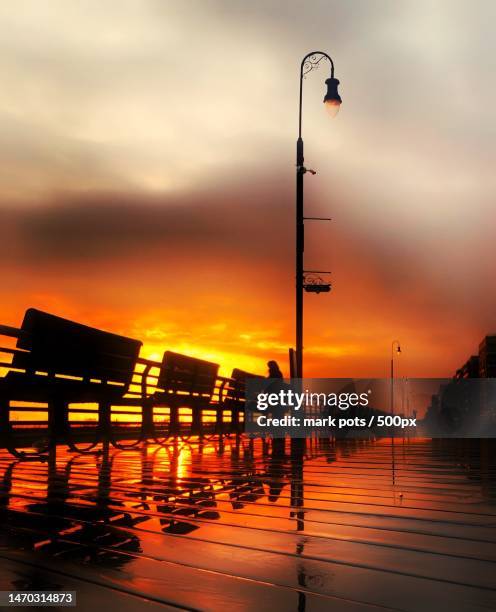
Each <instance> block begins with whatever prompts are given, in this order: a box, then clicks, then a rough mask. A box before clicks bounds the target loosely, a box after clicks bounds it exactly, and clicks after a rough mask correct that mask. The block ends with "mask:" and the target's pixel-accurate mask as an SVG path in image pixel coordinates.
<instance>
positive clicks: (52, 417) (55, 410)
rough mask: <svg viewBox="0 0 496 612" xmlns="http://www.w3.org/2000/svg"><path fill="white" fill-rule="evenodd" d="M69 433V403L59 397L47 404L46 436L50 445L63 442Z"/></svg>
mask: <svg viewBox="0 0 496 612" xmlns="http://www.w3.org/2000/svg"><path fill="white" fill-rule="evenodd" d="M68 433H69V404H68V403H67V402H65V401H63V400H60V399H54V400H52V401H51V402H50V403H49V405H48V436H49V438H50V445H51V446H53V445H56V444H57V442H64V441H65V439H66V437H67V435H68Z"/></svg>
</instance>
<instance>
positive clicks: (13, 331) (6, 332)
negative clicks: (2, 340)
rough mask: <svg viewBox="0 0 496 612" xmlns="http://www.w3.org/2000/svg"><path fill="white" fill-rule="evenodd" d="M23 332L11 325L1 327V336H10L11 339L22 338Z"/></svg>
mask: <svg viewBox="0 0 496 612" xmlns="http://www.w3.org/2000/svg"><path fill="white" fill-rule="evenodd" d="M21 335H22V330H21V329H19V328H17V327H10V326H9V325H0V336H10V337H11V338H20V337H21Z"/></svg>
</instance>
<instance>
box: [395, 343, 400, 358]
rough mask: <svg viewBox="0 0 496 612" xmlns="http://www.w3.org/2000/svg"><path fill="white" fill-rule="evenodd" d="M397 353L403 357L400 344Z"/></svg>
mask: <svg viewBox="0 0 496 612" xmlns="http://www.w3.org/2000/svg"><path fill="white" fill-rule="evenodd" d="M396 352H397V353H398V355H401V346H400V345H399V344H398V346H397V347H396Z"/></svg>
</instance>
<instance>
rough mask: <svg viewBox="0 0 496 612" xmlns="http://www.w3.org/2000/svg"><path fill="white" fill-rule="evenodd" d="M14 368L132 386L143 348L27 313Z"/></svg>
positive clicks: (135, 342)
mask: <svg viewBox="0 0 496 612" xmlns="http://www.w3.org/2000/svg"><path fill="white" fill-rule="evenodd" d="M17 348H19V349H24V350H26V351H28V352H26V353H21V354H19V353H18V354H16V355H15V356H14V358H13V361H12V367H14V368H21V369H25V370H26V371H27V373H28V374H34V373H35V372H37V371H41V372H48V374H49V375H54V374H58V375H63V376H70V377H76V378H78V379H81V378H82V379H83V380H84V381H87V382H88V383H89V382H90V379H92V380H95V379H96V380H100V381H102V382H112V383H118V384H119V385H124V386H125V387H126V388H127V387H128V386H129V384H130V382H131V378H132V375H133V372H134V368H135V364H136V360H137V358H138V355H139V351H140V348H141V342H140V341H139V340H133V339H132V338H126V337H125V336H118V335H117V334H112V333H109V332H105V331H101V330H99V329H95V328H93V327H88V326H86V325H82V324H81V323H75V322H74V321H69V320H67V319H63V318H62V317H57V316H55V315H52V314H48V313H46V312H42V311H41V310H36V309H34V308H30V309H29V310H27V311H26V314H25V316H24V320H23V322H22V326H21V334H20V337H19V338H18V340H17Z"/></svg>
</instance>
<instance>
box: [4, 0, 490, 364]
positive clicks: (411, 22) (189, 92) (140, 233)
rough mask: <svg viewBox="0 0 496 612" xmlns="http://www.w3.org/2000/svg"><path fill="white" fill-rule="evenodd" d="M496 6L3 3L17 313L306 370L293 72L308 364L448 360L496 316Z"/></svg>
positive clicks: (461, 355) (9, 279) (148, 348)
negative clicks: (310, 218)
mask: <svg viewBox="0 0 496 612" xmlns="http://www.w3.org/2000/svg"><path fill="white" fill-rule="evenodd" d="M495 21H496V4H495V3H494V2H492V1H491V0H487V1H485V0H476V1H472V2H469V1H463V2H459V1H456V0H446V1H444V2H443V1H435V0H424V1H422V0H421V1H418V0H416V1H407V0H404V1H402V2H397V1H395V0H387V1H385V0H354V1H353V2H349V1H347V0H341V1H337V0H334V1H332V0H322V1H320V0H307V1H305V2H303V1H302V2H297V1H294V0H290V1H284V2H283V1H278V0H264V1H252V2H249V3H248V2H245V1H244V0H237V1H234V0H233V1H227V0H224V1H210V0H203V1H200V0H196V1H195V0H188V1H187V2H185V1H184V0H179V1H172V0H119V1H117V0H115V1H114V0H107V1H106V2H99V1H97V0H87V1H83V0H73V1H72V2H66V1H64V0H47V1H46V2H43V3H40V2H38V1H36V0H31V1H22V0H18V2H16V3H15V4H12V3H9V4H5V3H4V4H3V5H1V6H0V30H1V31H0V84H1V87H0V133H1V139H0V142H1V145H0V146H1V150H0V156H1V160H0V161H1V163H0V190H1V191H0V241H1V244H2V257H1V260H0V272H1V274H2V279H3V282H2V295H1V302H0V303H1V306H0V312H1V318H2V322H3V323H10V324H18V323H19V322H20V320H21V318H22V312H23V310H24V309H25V308H26V307H28V306H37V307H39V308H43V309H45V310H49V311H51V312H55V313H58V314H61V315H63V316H67V317H71V318H75V319H78V320H80V321H83V322H88V323H90V324H94V325H97V326H100V327H102V328H105V329H110V330H114V331H116V332H120V333H124V334H129V335H134V336H138V337H140V338H142V339H143V340H145V352H146V353H147V354H155V355H157V356H158V355H159V354H160V353H161V351H162V350H163V349H164V348H173V349H176V350H181V351H184V352H189V353H192V354H196V355H201V356H205V357H207V358H211V359H218V360H219V361H220V362H221V363H222V365H223V368H224V371H228V370H229V368H230V367H232V366H233V365H238V366H242V367H245V368H249V369H252V370H262V371H263V369H264V361H266V360H267V359H269V358H275V359H279V360H280V361H281V362H282V364H283V370H285V371H286V372H287V365H286V361H287V358H286V355H287V347H288V346H291V345H292V344H293V319H294V306H293V297H294V296H293V287H294V272H293V258H294V255H293V253H294V251H293V248H294V246H293V239H294V171H295V170H294V155H295V138H296V128H297V123H296V121H297V93H298V69H299V62H300V60H301V58H302V56H303V55H305V54H306V53H307V52H308V51H311V50H314V49H321V50H323V51H326V52H328V53H329V54H330V55H332V57H333V58H334V63H335V67H336V76H337V77H338V78H339V79H340V81H341V90H340V91H341V95H342V98H343V106H342V108H341V111H340V113H339V115H338V116H337V117H336V119H334V120H331V119H329V118H328V116H327V115H326V113H325V112H324V108H323V105H322V97H323V93H324V84H323V81H324V80H325V79H326V78H327V76H328V72H327V66H325V65H324V63H323V62H322V67H321V68H320V69H319V70H318V71H315V72H312V73H311V74H310V75H308V78H307V79H306V81H305V94H304V95H305V107H304V138H305V146H306V155H305V158H306V162H307V165H308V166H309V167H312V168H315V169H316V170H317V172H318V173H317V175H316V176H314V177H310V176H309V175H307V176H308V179H307V180H306V187H305V189H306V202H305V206H306V212H307V214H309V215H322V216H330V217H332V218H333V221H332V223H330V224H312V225H311V226H308V227H307V245H306V246H307V250H306V266H307V268H312V269H313V268H317V269H329V270H332V281H333V292H332V293H331V294H330V295H325V296H312V295H309V296H308V297H307V298H306V304H305V306H306V312H305V315H306V323H305V325H306V338H305V345H306V373H307V374H308V375H310V374H314V375H328V376H332V375H354V376H366V375H375V376H382V375H384V374H385V373H386V372H387V362H388V358H389V350H390V349H389V347H390V344H391V340H392V339H395V338H398V339H400V340H401V342H402V344H403V346H404V359H403V360H402V365H401V368H402V372H403V373H404V374H405V375H410V376H413V375H433V376H441V375H449V374H451V373H452V371H453V370H454V369H455V368H456V367H458V366H459V365H461V364H462V363H463V361H465V359H466V358H467V357H468V356H469V355H470V354H471V353H473V352H475V351H476V350H477V345H478V342H479V341H480V340H481V338H482V336H483V335H484V334H486V333H489V332H494V331H495V330H496V320H495V319H496V289H495V286H494V277H495V272H496V269H495V268H496V265H495V258H494V237H495V236H496V227H495V226H496V222H495V215H494V213H493V210H492V209H493V206H494V192H495V189H494V188H495V181H496V179H495V174H494V167H495V163H494V162H495V148H496V147H495V126H496V123H495V121H494V117H493V114H494V109H495V108H496V86H495V77H494V67H493V64H494V56H495V52H496V42H495V38H494V34H493V26H494V23H495Z"/></svg>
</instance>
